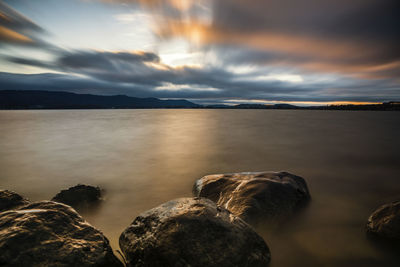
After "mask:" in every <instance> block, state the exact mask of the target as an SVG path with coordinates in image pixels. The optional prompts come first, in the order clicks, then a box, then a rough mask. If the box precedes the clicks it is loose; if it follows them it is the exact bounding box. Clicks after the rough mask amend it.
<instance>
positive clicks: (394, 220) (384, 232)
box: [366, 201, 400, 243]
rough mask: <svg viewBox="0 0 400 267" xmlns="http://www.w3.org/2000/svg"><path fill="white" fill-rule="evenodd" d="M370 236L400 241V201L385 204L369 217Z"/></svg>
mask: <svg viewBox="0 0 400 267" xmlns="http://www.w3.org/2000/svg"><path fill="white" fill-rule="evenodd" d="M366 231H367V234H368V236H369V237H371V238H376V239H380V240H382V241H384V240H386V241H393V242H397V243H400V201H395V202H392V203H388V204H385V205H383V206H381V207H379V208H378V209H377V210H375V211H374V212H373V213H372V214H371V216H370V217H369V218H368V222H367V226H366Z"/></svg>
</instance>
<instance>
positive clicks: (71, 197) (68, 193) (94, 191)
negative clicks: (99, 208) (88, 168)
mask: <svg viewBox="0 0 400 267" xmlns="http://www.w3.org/2000/svg"><path fill="white" fill-rule="evenodd" d="M51 200H52V201H55V202H60V203H64V204H67V205H69V206H71V207H73V208H75V209H79V208H87V207H90V206H93V205H96V204H98V203H99V202H100V201H101V189H100V188H99V187H94V186H91V185H82V184H78V185H76V186H73V187H70V188H68V189H66V190H61V191H60V193H58V194H57V195H56V196H55V197H53V198H52V199H51Z"/></svg>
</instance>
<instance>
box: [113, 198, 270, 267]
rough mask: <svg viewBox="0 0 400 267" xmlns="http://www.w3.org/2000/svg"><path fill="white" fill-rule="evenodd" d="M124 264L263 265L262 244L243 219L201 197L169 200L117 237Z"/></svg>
mask: <svg viewBox="0 0 400 267" xmlns="http://www.w3.org/2000/svg"><path fill="white" fill-rule="evenodd" d="M119 243H120V247H121V250H122V251H123V252H124V254H125V256H126V258H127V262H128V266H155V267H158V266H160V267H161V266H163V267H168V266H176V267H179V266H193V267H203V266H208V267H213V266H216V267H217V266H218V267H224V266H249V267H250V266H256V267H257V266H264V267H265V266H267V265H268V263H269V261H270V253H269V249H268V246H267V245H266V244H265V242H264V240H263V239H262V238H261V237H260V236H259V235H258V234H257V233H256V232H255V231H254V230H253V229H252V228H251V227H250V226H249V225H248V224H247V223H245V222H244V221H243V220H241V219H240V218H238V217H236V216H234V215H232V214H231V213H230V212H229V211H227V210H225V209H223V208H220V207H217V205H216V204H215V203H214V202H212V201H210V200H208V199H205V198H181V199H176V200H172V201H169V202H167V203H164V204H162V205H161V206H158V207H156V208H154V209H151V210H149V211H147V212H144V213H142V214H141V215H139V216H138V217H137V218H136V219H135V220H134V221H133V222H132V224H131V225H130V226H129V227H128V228H127V229H126V230H125V231H124V232H123V233H122V234H121V236H120V240H119Z"/></svg>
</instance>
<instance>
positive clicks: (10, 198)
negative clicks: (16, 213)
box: [0, 190, 29, 212]
mask: <svg viewBox="0 0 400 267" xmlns="http://www.w3.org/2000/svg"><path fill="white" fill-rule="evenodd" d="M28 203H29V201H28V200H27V199H25V198H24V197H22V196H20V195H19V194H17V193H15V192H13V191H9V190H0V212H3V211H6V210H10V209H15V208H18V207H20V206H23V205H26V204H28Z"/></svg>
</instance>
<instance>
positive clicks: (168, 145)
mask: <svg viewBox="0 0 400 267" xmlns="http://www.w3.org/2000/svg"><path fill="white" fill-rule="evenodd" d="M399 137H400V113H399V112H354V111H350V112H347V111H283V110H73V111H71V110H60V111H0V187H1V188H5V189H11V190H14V191H16V192H18V193H20V194H22V195H24V196H26V197H28V198H30V199H31V200H42V199H50V198H51V197H53V196H54V195H55V194H56V193H57V192H58V191H59V190H60V189H64V188H68V187H70V186H73V185H76V184H77V183H86V184H92V185H99V186H101V187H103V188H105V189H106V201H105V202H104V203H103V205H102V206H101V207H100V208H99V209H98V210H96V211H93V212H91V213H86V214H83V215H84V217H85V218H86V219H87V220H88V221H89V222H91V223H92V224H93V225H95V226H96V227H98V228H100V229H101V230H102V231H103V232H104V233H105V234H106V236H107V237H108V238H109V239H110V241H111V244H112V246H113V247H114V249H118V237H119V234H120V233H121V232H122V231H123V229H124V228H125V227H127V226H128V225H129V224H130V222H131V221H132V220H133V219H134V218H135V217H136V216H137V215H138V214H139V213H141V212H143V211H145V210H147V209H150V208H152V207H155V206H157V205H159V204H161V203H163V202H165V201H168V200H171V199H174V198H178V197H188V196H191V189H192V185H193V183H194V181H195V180H196V179H197V178H200V177H202V176H203V175H206V174H212V173H224V172H240V171H264V170H276V171H278V170H285V171H289V172H292V173H294V174H297V175H300V176H303V177H304V178H305V179H306V180H307V182H308V185H309V188H310V191H311V194H312V198H313V199H312V202H311V204H310V205H309V207H308V208H307V209H306V210H305V211H304V212H303V213H302V214H301V215H300V216H298V217H296V218H293V219H292V220H291V221H290V222H288V224H285V225H282V226H280V227H266V226H264V227H263V226H258V227H257V231H258V232H259V233H260V234H261V235H262V236H263V237H264V238H265V240H266V242H267V243H268V245H269V246H270V248H271V251H272V263H271V266H272V267H286V266H296V267H298V266H352V267H353V266H399V264H400V260H398V259H396V258H395V256H394V255H392V254H386V253H384V252H383V251H382V250H381V249H379V248H377V247H374V246H373V245H372V244H371V243H369V242H368V241H367V240H366V239H365V236H364V232H363V227H364V224H365V221H366V219H367V217H368V216H369V214H370V213H371V212H372V211H373V210H374V209H375V208H376V207H377V206H379V205H380V204H382V203H385V202H387V201H392V200H395V199H396V197H400V180H399V179H400V140H399Z"/></svg>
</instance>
